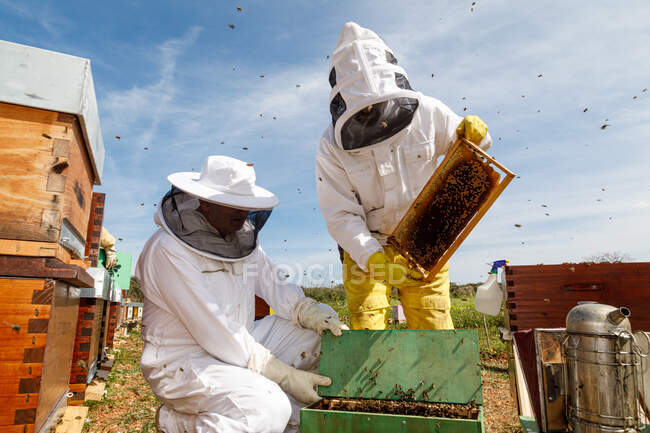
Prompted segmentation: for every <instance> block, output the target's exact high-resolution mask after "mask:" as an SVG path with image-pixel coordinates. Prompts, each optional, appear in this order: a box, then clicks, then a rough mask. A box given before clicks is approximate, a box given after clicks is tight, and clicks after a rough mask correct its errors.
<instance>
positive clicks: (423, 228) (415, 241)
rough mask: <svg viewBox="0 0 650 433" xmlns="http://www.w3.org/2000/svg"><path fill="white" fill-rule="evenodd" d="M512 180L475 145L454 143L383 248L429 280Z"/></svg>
mask: <svg viewBox="0 0 650 433" xmlns="http://www.w3.org/2000/svg"><path fill="white" fill-rule="evenodd" d="M498 170H500V171H501V172H502V173H503V175H501V174H499V172H498ZM513 178H514V173H512V172H510V171H509V170H508V169H507V168H505V167H504V166H502V165H501V164H499V163H498V162H497V161H496V160H494V159H493V158H492V157H490V156H489V155H488V154H487V153H485V152H484V151H483V150H481V149H480V148H479V147H478V146H476V145H474V144H473V143H471V142H469V141H467V140H465V139H459V140H458V141H457V142H456V143H455V144H454V146H453V147H452V148H451V149H450V150H449V152H447V155H446V156H445V159H444V160H443V161H442V163H441V164H440V165H439V166H438V168H437V169H436V171H435V172H434V174H433V176H431V178H430V179H429V181H428V182H427V184H426V185H425V186H424V187H423V188H422V191H421V192H420V194H419V195H418V197H417V198H416V199H415V201H414V202H413V203H412V204H411V207H410V208H409V210H408V211H407V212H406V214H405V215H404V216H403V217H402V219H401V221H400V222H399V224H398V225H397V227H396V228H395V229H394V230H393V233H392V234H391V236H390V237H389V238H388V243H389V244H390V245H392V246H393V247H394V248H395V250H396V251H398V252H399V253H400V254H402V255H403V256H404V257H406V258H407V259H408V260H409V262H410V264H411V265H412V266H413V267H414V268H416V269H417V270H418V271H420V272H421V273H422V274H423V275H424V276H425V279H427V280H430V279H432V278H434V277H435V275H436V274H437V273H438V271H439V270H440V269H441V268H442V267H443V266H444V265H445V263H447V261H448V260H449V258H450V257H451V255H452V254H453V253H454V252H455V251H456V249H458V247H459V246H460V244H461V243H462V242H463V241H464V240H465V238H466V237H467V236H468V235H469V233H470V232H471V231H472V229H473V228H474V227H475V226H476V224H478V222H479V220H480V219H481V218H482V217H483V215H485V213H486V212H487V211H488V209H489V208H490V206H492V204H493V203H494V201H495V200H496V199H497V197H498V196H499V195H500V194H501V192H503V190H504V189H505V187H506V186H507V185H508V184H509V183H510V181H511V180H512V179H513Z"/></svg>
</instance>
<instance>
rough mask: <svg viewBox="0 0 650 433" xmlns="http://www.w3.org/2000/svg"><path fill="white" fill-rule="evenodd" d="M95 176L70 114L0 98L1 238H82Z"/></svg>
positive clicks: (52, 239) (41, 239) (76, 126)
mask: <svg viewBox="0 0 650 433" xmlns="http://www.w3.org/2000/svg"><path fill="white" fill-rule="evenodd" d="M93 182H94V175H93V173H92V167H91V165H90V160H89V158H88V154H87V151H86V147H85V144H84V140H83V135H82V132H81V129H80V127H79V124H78V121H77V120H76V117H74V116H66V115H61V113H57V112H53V111H47V110H40V109H35V108H29V107H22V106H18V105H12V104H6V103H1V102H0V202H2V206H1V207H0V238H3V239H18V240H26V241H40V242H57V241H58V239H59V234H60V230H61V223H62V219H63V218H67V219H68V220H70V222H71V224H72V225H73V226H74V228H75V229H76V230H77V231H78V232H79V233H81V235H82V236H85V234H86V229H87V228H88V217H89V215H90V200H91V194H92V185H93Z"/></svg>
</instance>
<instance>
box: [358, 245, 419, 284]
mask: <svg viewBox="0 0 650 433" xmlns="http://www.w3.org/2000/svg"><path fill="white" fill-rule="evenodd" d="M367 268H368V272H370V275H372V277H373V278H374V279H375V280H386V281H387V282H388V283H389V284H390V285H392V286H396V287H400V286H405V285H410V284H418V283H419V282H418V281H417V280H422V274H421V273H419V272H418V271H416V270H413V269H409V268H407V267H406V266H404V265H400V264H397V263H393V262H391V261H390V260H389V259H388V257H387V256H386V254H385V253H384V252H383V251H377V252H376V253H373V255H371V256H370V258H369V259H368V265H367Z"/></svg>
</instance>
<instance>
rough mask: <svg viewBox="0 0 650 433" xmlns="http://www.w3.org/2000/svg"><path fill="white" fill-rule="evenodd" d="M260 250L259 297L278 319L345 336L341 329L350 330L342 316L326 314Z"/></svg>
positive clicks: (258, 266) (258, 269) (256, 288)
mask: <svg viewBox="0 0 650 433" xmlns="http://www.w3.org/2000/svg"><path fill="white" fill-rule="evenodd" d="M258 251H259V254H258V255H257V257H258V260H257V263H256V267H257V269H256V270H255V272H260V274H259V277H260V278H257V285H256V286H255V294H256V295H257V296H259V297H260V298H262V299H264V300H265V301H266V303H267V304H269V306H270V307H271V308H273V312H274V313H275V314H276V315H277V316H278V317H281V318H283V319H286V320H291V321H293V322H294V323H295V324H297V325H300V326H302V327H303V328H308V329H312V330H314V331H316V332H318V333H319V334H320V333H322V332H323V331H324V330H325V329H329V330H330V331H332V333H333V334H334V335H341V329H346V328H344V325H343V324H342V323H341V321H340V320H339V317H338V316H336V315H332V314H331V313H330V312H326V311H324V310H323V309H322V308H320V307H319V306H318V303H317V302H316V301H315V300H314V299H312V298H308V297H306V296H305V293H304V292H303V290H302V288H300V287H299V286H297V285H296V284H293V283H291V282H289V281H287V276H286V275H284V272H283V271H282V270H281V269H280V268H278V267H277V266H276V265H275V264H274V263H273V262H272V261H271V260H270V259H269V257H268V256H267V255H266V253H265V252H264V250H262V248H261V247H260V248H258ZM250 271H251V269H246V270H245V275H246V274H247V273H248V272H250Z"/></svg>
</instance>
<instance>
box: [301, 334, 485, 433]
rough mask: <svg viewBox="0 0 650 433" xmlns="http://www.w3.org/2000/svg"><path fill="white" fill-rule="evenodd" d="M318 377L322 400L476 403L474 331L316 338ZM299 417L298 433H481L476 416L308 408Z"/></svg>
mask: <svg viewBox="0 0 650 433" xmlns="http://www.w3.org/2000/svg"><path fill="white" fill-rule="evenodd" d="M321 352H322V353H321V360H320V374H322V375H324V376H328V377H330V378H332V385H330V386H327V387H323V386H321V387H319V389H318V393H319V395H321V396H323V397H324V398H363V399H376V400H410V401H420V402H430V403H458V404H476V405H479V406H480V405H482V404H483V392H482V388H481V367H480V356H479V347H478V334H477V333H476V331H473V330H472V331H470V330H445V331H431V330H407V329H404V330H401V329H400V330H389V331H343V335H342V336H341V337H335V336H333V335H332V334H331V333H329V332H328V333H324V334H323V338H322V343H321ZM316 406H319V403H315V404H314V405H311V406H309V407H306V408H303V409H302V410H301V412H300V431H301V432H302V433H366V432H367V433H382V432H390V433H397V432H436V433H456V432H458V433H461V432H463V433H474V432H476V433H482V432H483V431H484V427H483V410H482V408H481V409H480V411H479V415H478V418H477V419H455V418H441V417H422V416H410V415H393V414H383V413H365V412H346V411H334V410H322V409H316V408H315V407H316Z"/></svg>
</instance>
